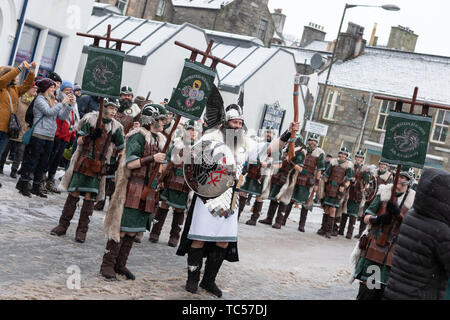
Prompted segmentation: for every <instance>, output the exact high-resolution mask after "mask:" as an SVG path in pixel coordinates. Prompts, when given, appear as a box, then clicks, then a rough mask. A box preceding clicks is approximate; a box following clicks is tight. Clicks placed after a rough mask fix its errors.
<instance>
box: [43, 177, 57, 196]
mask: <svg viewBox="0 0 450 320" xmlns="http://www.w3.org/2000/svg"><path fill="white" fill-rule="evenodd" d="M45 188H46V189H47V190H48V191H50V192H53V193H56V194H60V193H61V191H59V190H58V188H56V185H55V180H54V178H53V177H49V178H48V179H47V182H46V184H45Z"/></svg>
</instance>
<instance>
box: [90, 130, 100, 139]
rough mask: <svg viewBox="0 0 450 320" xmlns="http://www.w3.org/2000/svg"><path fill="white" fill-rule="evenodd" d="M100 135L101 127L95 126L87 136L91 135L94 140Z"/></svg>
mask: <svg viewBox="0 0 450 320" xmlns="http://www.w3.org/2000/svg"><path fill="white" fill-rule="evenodd" d="M101 136H102V129H101V128H95V129H94V130H93V131H92V132H91V133H90V134H89V137H91V139H92V140H96V139H97V138H100V137H101Z"/></svg>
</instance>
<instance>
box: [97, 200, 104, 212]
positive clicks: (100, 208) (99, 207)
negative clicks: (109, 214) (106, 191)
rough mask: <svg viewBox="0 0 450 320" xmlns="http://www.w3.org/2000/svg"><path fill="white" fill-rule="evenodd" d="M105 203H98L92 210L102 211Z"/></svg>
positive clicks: (101, 201)
mask: <svg viewBox="0 0 450 320" xmlns="http://www.w3.org/2000/svg"><path fill="white" fill-rule="evenodd" d="M105 202H106V201H105V200H100V201H98V202H97V203H96V204H95V206H94V210H95V211H103V209H104V208H105Z"/></svg>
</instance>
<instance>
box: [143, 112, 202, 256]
mask: <svg viewBox="0 0 450 320" xmlns="http://www.w3.org/2000/svg"><path fill="white" fill-rule="evenodd" d="M197 131H198V129H197V126H196V123H195V121H194V120H189V121H187V122H186V123H185V124H184V130H183V136H182V137H180V138H177V139H175V140H174V141H173V145H172V147H171V148H170V149H169V151H168V152H167V157H166V161H167V164H164V165H163V169H162V172H163V176H162V177H161V182H162V183H163V185H164V187H163V188H162V189H163V192H162V193H161V200H162V201H161V204H160V206H159V208H158V210H157V212H156V215H155V217H154V219H153V220H154V224H153V227H152V231H151V233H150V241H151V242H153V243H156V242H158V240H159V236H160V234H161V229H162V228H163V226H164V222H165V221H166V217H167V213H168V212H169V207H172V208H173V218H172V226H171V229H170V238H169V242H168V245H169V246H170V247H176V246H177V245H178V241H179V239H180V231H181V226H182V225H183V222H184V211H185V210H186V208H187V204H188V196H189V192H190V191H191V189H190V188H189V186H188V185H187V184H186V182H185V180H184V172H183V167H184V159H185V157H186V154H188V152H189V149H190V146H192V145H193V144H194V141H195V138H196V132H197Z"/></svg>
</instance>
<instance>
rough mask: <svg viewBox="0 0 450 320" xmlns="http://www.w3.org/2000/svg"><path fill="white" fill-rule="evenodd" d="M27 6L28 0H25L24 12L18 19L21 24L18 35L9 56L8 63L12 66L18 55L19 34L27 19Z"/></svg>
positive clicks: (17, 31) (18, 27)
mask: <svg viewBox="0 0 450 320" xmlns="http://www.w3.org/2000/svg"><path fill="white" fill-rule="evenodd" d="M27 7H28V0H24V1H23V6H22V12H21V13H20V19H19V21H17V22H18V23H19V25H18V26H17V30H16V36H15V37H14V44H13V47H12V50H11V55H10V56H9V63H8V65H10V66H12V65H13V63H14V57H15V55H16V49H17V45H18V44H19V36H20V33H21V32H22V27H23V23H24V21H25V12H26V11H27Z"/></svg>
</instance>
